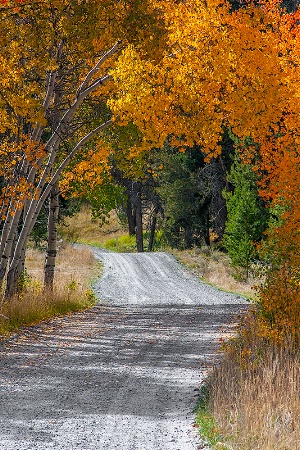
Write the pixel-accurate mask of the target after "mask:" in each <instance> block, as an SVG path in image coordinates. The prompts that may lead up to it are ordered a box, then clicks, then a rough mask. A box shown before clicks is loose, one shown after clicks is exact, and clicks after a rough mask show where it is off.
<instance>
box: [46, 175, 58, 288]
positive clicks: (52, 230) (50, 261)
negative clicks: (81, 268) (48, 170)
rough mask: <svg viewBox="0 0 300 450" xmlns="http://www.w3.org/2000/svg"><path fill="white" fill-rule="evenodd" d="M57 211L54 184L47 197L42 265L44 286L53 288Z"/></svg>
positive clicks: (56, 185) (55, 186) (55, 185)
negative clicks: (46, 236) (46, 230)
mask: <svg viewBox="0 0 300 450" xmlns="http://www.w3.org/2000/svg"><path fill="white" fill-rule="evenodd" d="M58 213H59V186H58V182H56V183H55V184H54V186H53V187H52V189H51V192H50V198H49V216H48V242H47V251H46V261H45V267H44V288H45V289H47V290H50V291H52V290H53V282H54V271H55V260H56V252H57V222H58Z"/></svg>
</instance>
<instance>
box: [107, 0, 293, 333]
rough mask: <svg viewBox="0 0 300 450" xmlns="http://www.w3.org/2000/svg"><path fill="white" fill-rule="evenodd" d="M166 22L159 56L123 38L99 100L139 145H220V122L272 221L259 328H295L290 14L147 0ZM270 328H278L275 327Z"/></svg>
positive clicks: (194, 0)
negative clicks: (134, 130)
mask: <svg viewBox="0 0 300 450" xmlns="http://www.w3.org/2000/svg"><path fill="white" fill-rule="evenodd" d="M153 3H154V4H155V5H156V7H157V8H158V9H160V11H161V14H162V15H163V17H164V20H165V23H166V26H167V29H168V49H167V50H166V51H165V53H164V55H163V57H162V59H161V60H160V61H159V63H157V62H154V61H149V60H147V61H145V60H144V59H143V58H142V57H141V56H140V54H139V52H138V51H137V49H136V48H135V47H134V46H133V45H131V46H128V47H127V48H126V49H125V50H124V51H123V54H122V55H121V57H120V58H119V61H118V64H117V66H116V68H115V69H114V70H113V71H112V74H113V76H114V78H115V83H116V85H117V92H119V94H120V95H117V96H116V97H115V98H113V99H112V100H110V101H109V104H110V106H111V108H112V109H113V111H114V112H117V111H118V113H119V114H120V115H121V120H122V121H123V122H124V123H126V122H128V121H132V122H134V123H135V124H136V125H137V126H138V127H139V129H140V130H141V131H142V132H143V133H144V138H143V146H144V148H150V147H151V146H161V145H162V144H163V142H164V141H165V139H166V138H167V137H170V136H173V142H174V143H177V145H180V146H182V145H193V144H194V143H195V142H196V143H197V144H200V145H201V146H202V148H203V151H204V152H205V153H206V155H207V159H209V158H211V157H216V156H217V155H218V154H219V153H220V152H221V146H220V140H221V136H222V134H223V132H224V129H226V128H230V129H231V131H232V133H233V134H235V135H236V136H237V138H239V140H240V142H241V143H242V142H243V140H244V139H246V138H249V137H250V138H251V141H252V142H253V145H247V146H243V145H241V146H240V149H239V150H240V153H241V157H242V160H243V161H244V162H251V163H252V164H254V167H255V168H256V170H257V171H258V172H259V178H260V186H259V187H260V193H261V195H262V196H263V198H265V200H266V201H268V202H269V204H270V205H271V208H272V209H271V210H272V215H274V216H276V217H277V218H278V219H277V222H276V223H274V224H273V226H272V227H271V229H270V231H269V238H268V244H267V245H268V246H269V247H268V249H267V253H268V258H269V263H270V266H269V267H270V271H269V272H268V275H267V281H266V284H265V285H264V288H263V289H262V290H261V300H262V307H263V309H264V311H265V316H266V317H267V318H268V319H266V320H267V321H266V324H267V325H268V327H269V329H270V330H271V329H273V328H276V327H277V328H278V330H279V331H280V330H281V331H283V330H287V329H289V331H290V332H296V330H297V327H298V325H299V319H300V270H299V267H300V202H299V201H298V199H299V185H300V182H299V180H300V173H299V172H300V171H299V167H300V147H299V145H300V126H299V125H300V121H299V119H300V101H299V100H300V68H299V63H300V45H299V44H300V42H299V40H300V22H299V17H300V12H299V10H298V11H296V12H295V13H291V14H288V13H287V12H286V11H285V10H284V9H282V8H281V7H280V5H279V3H278V2H276V1H268V2H261V3H260V5H259V6H257V5H255V4H254V3H253V2H249V3H248V4H247V5H246V6H245V7H243V8H240V9H238V10H237V11H234V12H232V11H231V9H230V5H229V3H228V2H226V1H222V0H207V1H206V2H204V1H201V0H191V1H189V2H173V1H171V0H170V1H169V0H161V1H160V0H153ZM281 331H280V332H281Z"/></svg>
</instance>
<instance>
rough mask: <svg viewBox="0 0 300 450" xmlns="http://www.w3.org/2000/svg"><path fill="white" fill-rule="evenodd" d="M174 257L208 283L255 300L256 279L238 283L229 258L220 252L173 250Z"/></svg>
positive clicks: (201, 249) (200, 249)
mask: <svg viewBox="0 0 300 450" xmlns="http://www.w3.org/2000/svg"><path fill="white" fill-rule="evenodd" d="M172 253H173V254H174V256H175V257H176V258H177V259H178V260H179V261H180V262H182V263H183V264H185V265H186V266H187V267H188V268H189V269H191V270H192V271H193V273H194V274H195V275H196V276H198V277H200V278H201V279H202V280H203V281H205V282H206V283H209V284H212V285H213V286H216V287H218V288H220V289H224V290H226V291H228V292H235V293H238V294H241V295H244V296H246V297H248V298H252V299H253V298H255V290H254V286H255V283H256V281H255V279H254V278H252V277H249V279H248V280H247V281H246V282H241V281H238V280H237V279H236V278H235V276H234V275H235V272H234V270H233V268H232V267H231V265H230V260H229V257H228V256H227V255H226V254H225V253H223V252H220V251H218V250H213V249H208V248H194V249H190V250H175V249H173V250H172Z"/></svg>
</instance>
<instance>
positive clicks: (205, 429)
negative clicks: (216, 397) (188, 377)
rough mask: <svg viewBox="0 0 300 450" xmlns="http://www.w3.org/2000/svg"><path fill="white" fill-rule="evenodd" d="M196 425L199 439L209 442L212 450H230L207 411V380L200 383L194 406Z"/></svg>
mask: <svg viewBox="0 0 300 450" xmlns="http://www.w3.org/2000/svg"><path fill="white" fill-rule="evenodd" d="M195 412H196V427H197V428H198V431H199V435H200V437H201V439H203V440H204V441H205V442H207V443H208V444H209V446H210V447H211V449H212V450H231V449H230V447H228V446H227V445H226V444H225V443H223V442H222V440H223V438H222V436H221V435H220V432H219V430H218V426H217V424H216V420H215V418H214V417H213V415H212V414H211V413H210V411H209V382H206V383H205V384H203V385H202V387H201V389H200V393H199V400H198V403H197V406H196V408H195Z"/></svg>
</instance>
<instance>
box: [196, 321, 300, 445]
mask: <svg viewBox="0 0 300 450" xmlns="http://www.w3.org/2000/svg"><path fill="white" fill-rule="evenodd" d="M257 328H258V322H257V319H256V318H255V317H253V316H251V315H250V316H249V317H247V318H246V319H245V321H244V323H243V324H242V325H241V328H240V330H239V333H238V335H237V337H236V338H235V339H233V340H232V341H231V342H229V343H227V344H225V346H224V353H223V356H222V361H221V362H220V363H219V364H217V365H216V366H215V368H214V370H213V372H212V373H211V376H210V379H209V382H208V384H207V386H206V392H207V395H206V398H203V395H202V394H201V395H202V402H201V405H200V407H199V408H198V420H197V422H198V425H199V427H200V431H201V432H202V435H203V433H204V434H205V435H206V433H207V424H209V423H213V431H214V433H213V435H212V436H213V442H212V443H213V444H218V445H216V446H213V447H212V448H213V449H220V448H221V449H224V450H225V449H226V450H229V449H231V450H241V449H243V450H274V449H276V450H299V449H300V423H299V414H300V395H299V392H300V353H299V341H297V344H296V345H295V339H294V336H287V335H286V336H285V338H284V339H283V340H282V341H281V342H280V344H279V343H278V342H274V339H273V338H272V336H267V337H266V336H265V337H263V336H262V335H261V333H259V332H258V330H257ZM210 432H211V429H210ZM208 437H209V436H208Z"/></svg>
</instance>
